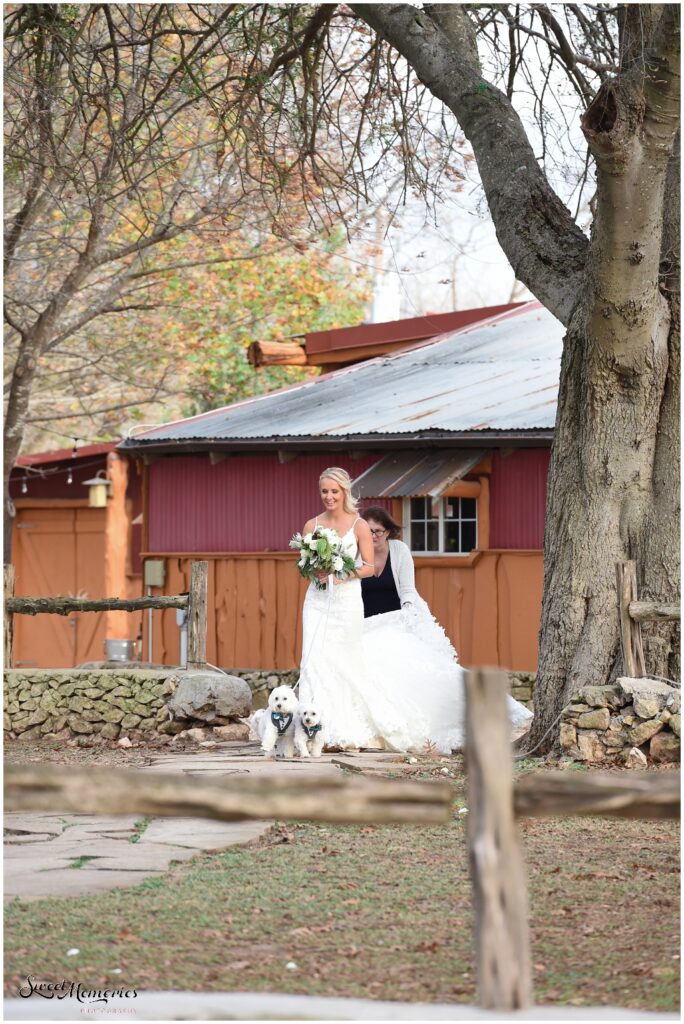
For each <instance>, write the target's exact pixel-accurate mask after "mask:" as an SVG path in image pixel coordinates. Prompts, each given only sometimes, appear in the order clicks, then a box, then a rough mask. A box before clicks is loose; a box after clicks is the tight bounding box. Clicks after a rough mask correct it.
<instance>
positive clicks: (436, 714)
mask: <svg viewBox="0 0 684 1024" xmlns="http://www.w3.org/2000/svg"><path fill="white" fill-rule="evenodd" d="M342 540H343V543H344V544H345V545H346V546H347V548H348V550H349V551H350V553H351V554H352V555H353V556H354V557H355V558H356V559H357V563H358V562H359V559H358V545H357V542H356V537H355V534H354V527H353V525H352V527H351V528H350V529H349V530H348V531H347V533H346V534H345V536H344V537H343V538H342ZM299 699H300V701H302V702H314V703H315V704H316V705H317V706H318V708H319V710H320V712H321V718H322V721H323V729H324V735H325V742H326V745H327V746H335V747H342V748H358V747H371V748H380V749H385V750H395V751H414V752H420V751H423V750H425V748H426V744H427V743H428V742H429V743H430V744H432V745H433V746H434V747H435V748H436V749H437V750H438V751H439V752H440V753H444V754H446V753H450V752H451V751H452V750H459V749H461V748H462V747H463V742H464V730H465V722H464V713H465V697H464V686H463V669H462V668H461V666H460V665H459V664H458V662H457V659H456V652H455V651H454V648H453V647H452V645H451V643H450V641H449V639H448V637H447V636H446V634H445V632H444V630H443V629H442V628H441V626H440V625H439V624H438V623H437V621H436V620H435V619H434V618H433V616H432V615H431V614H430V611H429V609H428V607H427V605H426V604H425V602H423V601H421V602H420V604H419V605H418V606H417V607H414V609H412V610H408V609H402V610H401V611H396V612H386V613H385V614H383V615H373V616H371V617H370V618H367V619H364V617H363V599H362V596H361V580H359V579H356V580H349V581H347V582H345V583H342V584H339V585H337V586H333V587H332V588H331V589H330V590H328V589H326V590H318V589H317V588H316V586H315V585H314V584H313V583H311V584H310V585H309V588H308V590H307V592H306V597H305V599H304V611H303V645H302V663H301V671H300V677H299ZM508 702H509V715H510V718H511V725H512V732H513V731H514V732H516V733H518V734H519V733H520V732H521V730H522V729H523V727H524V726H525V725H527V724H528V722H529V720H530V719H531V718H532V713H531V712H530V711H528V709H527V708H526V707H524V705H522V704H519V703H518V702H517V701H515V700H513V698H512V697H510V696H509V697H508Z"/></svg>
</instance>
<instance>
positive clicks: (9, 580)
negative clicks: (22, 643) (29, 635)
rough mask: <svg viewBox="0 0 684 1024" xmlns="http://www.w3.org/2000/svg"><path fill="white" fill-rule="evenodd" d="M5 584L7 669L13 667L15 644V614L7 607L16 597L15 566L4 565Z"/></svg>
mask: <svg viewBox="0 0 684 1024" xmlns="http://www.w3.org/2000/svg"><path fill="white" fill-rule="evenodd" d="M3 577H4V579H3V584H4V601H5V623H4V626H5V628H4V650H5V657H4V662H3V664H4V667H5V669H8V668H12V660H13V651H12V648H13V644H14V615H13V613H12V612H11V611H10V610H9V608H8V607H7V602H8V601H9V599H10V598H12V597H14V566H13V565H6V566H4V572H3Z"/></svg>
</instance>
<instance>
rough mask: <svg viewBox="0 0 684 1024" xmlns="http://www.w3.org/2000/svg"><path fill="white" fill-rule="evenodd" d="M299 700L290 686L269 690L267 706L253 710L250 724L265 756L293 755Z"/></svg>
mask: <svg viewBox="0 0 684 1024" xmlns="http://www.w3.org/2000/svg"><path fill="white" fill-rule="evenodd" d="M298 708H299V701H298V700H297V695H296V693H295V692H294V690H293V689H292V687H291V686H276V688H275V690H271V693H270V695H269V698H268V707H267V708H260V709H259V710H258V711H255V712H254V714H253V716H252V718H251V720H250V724H251V727H252V729H253V730H254V733H256V738H258V739H259V740H261V747H262V750H263V751H264V753H265V755H266V757H276V756H282V757H294V751H295V729H296V725H295V719H296V716H297V709H298Z"/></svg>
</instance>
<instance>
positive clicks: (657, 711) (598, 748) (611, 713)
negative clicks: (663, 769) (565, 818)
mask: <svg viewBox="0 0 684 1024" xmlns="http://www.w3.org/2000/svg"><path fill="white" fill-rule="evenodd" d="M680 735H681V691H680V690H679V689H678V688H676V687H674V686H671V685H670V684H669V683H665V682H662V681H661V680H658V679H648V678H646V679H631V678H629V677H626V676H625V677H622V678H620V679H617V680H616V681H615V683H614V684H612V685H610V686H585V687H584V688H583V689H582V690H580V692H579V693H578V694H577V696H576V697H575V699H574V700H573V701H572V703H570V704H569V705H568V706H567V707H566V708H565V709H564V711H563V717H562V721H561V729H560V744H561V747H562V748H563V750H564V751H565V752H566V753H567V754H568V755H569V756H570V757H573V758H575V759H576V760H578V761H592V762H595V761H609V762H617V763H622V764H628V765H632V766H639V765H645V764H646V763H647V762H648V760H651V761H653V762H656V763H658V762H660V763H662V762H669V761H679V759H680Z"/></svg>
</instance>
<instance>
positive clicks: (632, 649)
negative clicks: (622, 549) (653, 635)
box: [615, 561, 646, 679]
mask: <svg viewBox="0 0 684 1024" xmlns="http://www.w3.org/2000/svg"><path fill="white" fill-rule="evenodd" d="M615 571H616V576H617V591H618V609H619V615H620V641H621V645H622V666H623V671H624V673H625V675H626V676H630V678H632V679H634V678H640V677H642V676H645V675H646V664H645V660H644V648H643V645H642V642H641V626H640V625H639V623H638V622H634V621H633V620H632V617H631V615H630V612H629V606H630V604H631V603H632V602H633V601H636V600H637V577H636V562H633V561H630V562H618V563H617V565H616V567H615Z"/></svg>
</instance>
